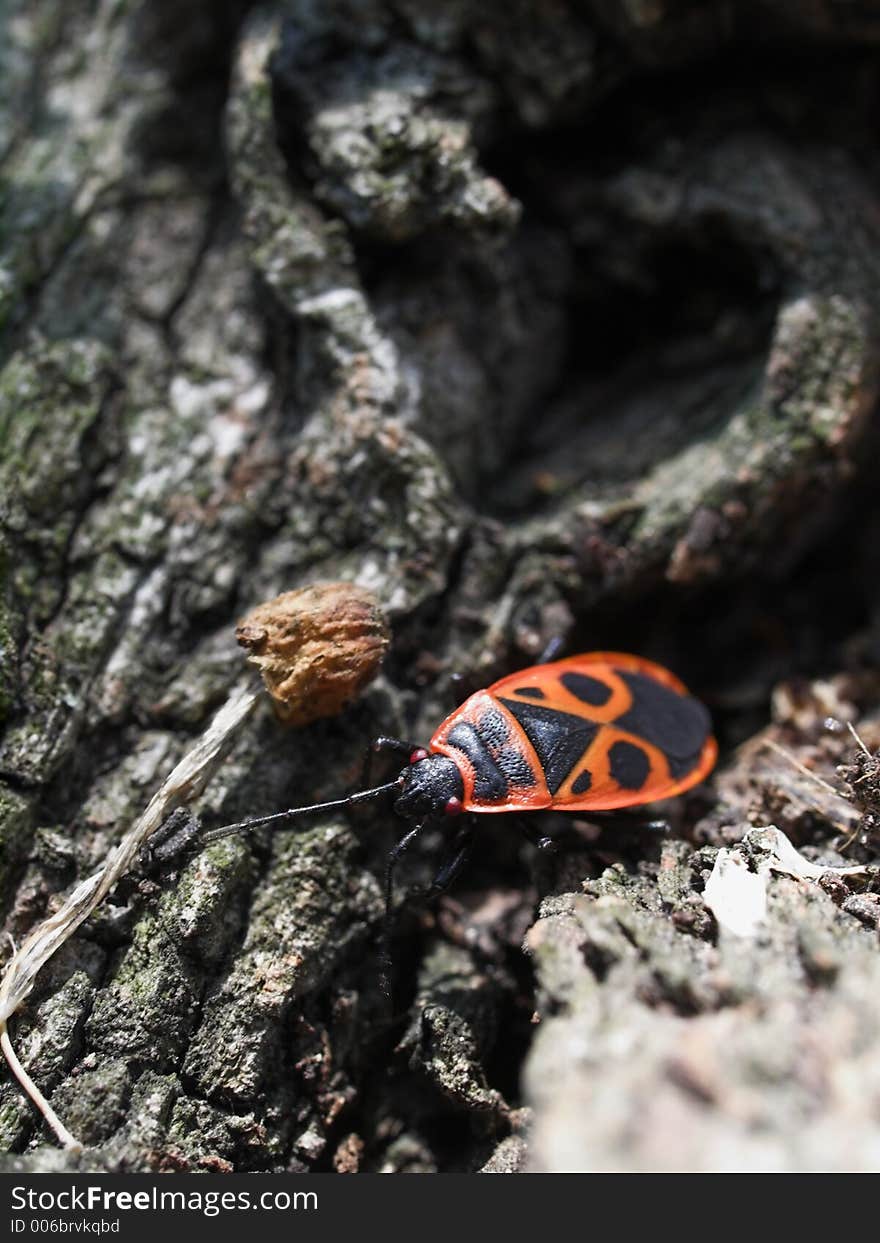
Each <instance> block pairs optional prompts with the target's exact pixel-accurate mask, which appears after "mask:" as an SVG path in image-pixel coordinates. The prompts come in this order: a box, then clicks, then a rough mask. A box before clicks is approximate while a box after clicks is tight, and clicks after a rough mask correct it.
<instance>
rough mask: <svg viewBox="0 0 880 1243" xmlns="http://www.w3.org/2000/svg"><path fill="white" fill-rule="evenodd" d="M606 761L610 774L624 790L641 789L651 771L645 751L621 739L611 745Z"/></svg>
mask: <svg viewBox="0 0 880 1243" xmlns="http://www.w3.org/2000/svg"><path fill="white" fill-rule="evenodd" d="M608 763H609V766H610V769H611V776H612V777H613V778H614V780H615V781H616V782H617V784H618V785H619V786H622V787H623V789H624V790H641V788H642V786H643V785H644V784H645V781H646V779H647V776H648V773H649V772H650V771H651V761H650V760H649V758H648V756H647V754H646V752H644V751H643V750H642V748H641V747H637V746H636V745H635V743H632V742H625V741H623V740H620V741H619V742H615V743H614V745H613V746H612V747H611V750H610V751H609V752H608Z"/></svg>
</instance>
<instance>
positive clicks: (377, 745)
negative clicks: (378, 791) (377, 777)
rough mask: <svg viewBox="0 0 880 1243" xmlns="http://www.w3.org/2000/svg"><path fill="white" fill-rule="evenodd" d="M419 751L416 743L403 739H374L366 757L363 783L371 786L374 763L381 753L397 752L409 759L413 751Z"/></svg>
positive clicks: (382, 737)
mask: <svg viewBox="0 0 880 1243" xmlns="http://www.w3.org/2000/svg"><path fill="white" fill-rule="evenodd" d="M418 749H419V748H418V746H417V744H416V743H414V742H406V741H405V740H404V739H403V738H386V737H385V736H384V735H382V736H381V737H379V738H374V739H373V741H372V742H371V743H370V745H369V746H368V747H367V750H366V753H365V755H364V767H363V776H362V777H361V781H362V783H363V784H364V785H365V786H368V785H370V784H371V778H372V775H373V761H374V759H375V758H376V756H377V755H378V754H379V753H380V752H381V751H397V752H399V753H400V754H401V755H405V756H407V757H409V756H410V755H412V753H413V751H417V750H418Z"/></svg>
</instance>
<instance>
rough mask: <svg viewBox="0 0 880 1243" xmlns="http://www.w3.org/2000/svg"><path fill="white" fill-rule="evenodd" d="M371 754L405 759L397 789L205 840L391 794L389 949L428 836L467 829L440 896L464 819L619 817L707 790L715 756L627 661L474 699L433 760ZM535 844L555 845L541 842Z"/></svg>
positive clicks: (568, 669) (704, 734)
mask: <svg viewBox="0 0 880 1243" xmlns="http://www.w3.org/2000/svg"><path fill="white" fill-rule="evenodd" d="M373 749H374V750H376V751H379V750H387V749H392V750H399V751H405V752H407V753H408V757H409V762H408V764H407V766H406V767H405V768H404V770H403V772H402V773H401V774H400V776H399V777H398V778H397V779H396V780H395V781H392V782H389V783H387V784H386V785H382V786H377V787H375V788H374V789H371V790H362V791H359V792H358V793H357V794H352V795H349V796H348V798H344V799H339V800H337V801H335V802H331V803H317V804H314V805H313V806H311V807H297V808H292V809H290V810H289V811H283V812H278V813H277V814H275V815H272V816H263V817H260V818H258V819H256V820H246V821H243V822H242V823H240V824H233V825H226V826H225V827H224V828H222V829H215V830H213V831H212V832H210V833H208V834H206V835H205V839H204V840H207V841H211V840H215V839H216V838H218V837H225V836H226V835H228V834H230V833H238V832H243V831H246V830H248V829H252V828H256V827H257V826H258V825H262V824H268V823H271V822H274V821H279V820H283V819H289V818H292V817H294V816H299V815H304V814H306V813H307V812H314V811H331V810H335V809H337V808H343V807H349V806H352V805H354V804H356V803H360V802H366V801H368V800H371V799H374V798H378V797H380V796H381V795H382V794H385V793H390V792H392V791H393V792H395V793H396V798H395V800H394V809H395V811H396V812H397V813H398V814H399V815H401V816H402V817H403V818H404V819H406V820H409V821H411V822H413V825H412V827H411V828H410V829H409V831H408V832H407V833H406V834H405V836H404V837H403V838H401V840H400V841H399V842H398V843H397V845H396V846H395V847H394V849H393V850H392V851H391V854H390V855H389V858H388V866H387V870H386V941H387V934H388V921H389V920H390V912H391V898H392V875H393V869H394V865H395V864H396V862H397V860H398V859H399V858H400V856H401V855H402V854H403V853H404V851H405V850H407V849H408V847H409V846H410V845H412V843H413V842H414V841H415V840H416V838H417V837H418V836H419V834H421V833H422V832H423V831H424V829H425V828H426V827H427V826H428V825H431V824H436V823H437V822H438V821H439V820H441V819H443V818H444V817H453V816H454V817H464V818H463V820H462V821H460V822H459V827H458V828H457V831H456V833H455V834H454V837H453V841H452V843H451V850H450V854H449V857H448V858H447V859H446V860H445V861H444V863H443V865H442V867H441V868H440V870H439V872H438V873H437V876H436V877H435V879H434V882H433V884H432V886H431V888H430V890H429V892H432V893H437V892H440V891H441V890H443V889H445V888H446V887H447V886H448V885H449V884H450V883H451V881H452V880H453V878H454V877H455V876H456V875H457V874H458V872H459V871H460V869H461V867H462V866H463V864H464V862H465V860H466V859H467V855H468V852H469V848H470V844H471V839H472V832H473V819H472V817H471V816H470V815H467V816H465V815H464V813H473V816H474V817H475V816H477V815H485V814H493V813H500V812H533V811H541V810H545V809H549V808H552V809H554V810H558V811H580V812H585V811H586V812H597V811H613V810H616V809H618V808H626V807H633V806H637V805H638V804H640V803H649V802H653V801H654V800H655V799H662V798H670V797H671V796H673V795H676V794H681V793H682V792H683V791H684V790H687V789H689V788H690V787H691V786H693V785H696V784H697V782H699V781H702V780H703V778H704V777H705V776H706V775H707V773H709V772H710V771H711V769H712V767H713V765H714V763H715V759H716V756H717V751H718V749H717V746H716V743H715V739H714V738H713V737H712V732H711V723H710V720H709V714H708V712H707V711H706V709H705V708H704V707H703V705H702V704H701V703H700V702H699V701H698V700H696V699H694V698H693V697H692V696H691V695H690V694H689V693H688V691H687V688H686V687H685V686H684V685H683V684H682V683H681V682H680V681H679V680H678V678H676V677H675V676H674V675H673V674H671V673H670V672H669V671H668V670H667V669H664V668H663V667H662V666H661V665H657V664H654V663H653V662H652V661H649V660H644V659H643V658H642V657H640V656H629V655H626V654H625V653H622V652H590V653H588V654H586V655H583V656H572V657H568V658H567V659H565V660H558V661H553V662H552V663H550V664H540V665H534V666H533V667H532V668H530V669H524V670H522V671H521V672H520V673H515V674H512V675H510V676H509V677H506V678H502V679H501V680H500V681H499V682H495V683H493V684H492V686H490V687H489V688H488V689H487V690H482V691H477V692H476V694H474V695H471V696H470V698H469V699H466V700H465V702H464V703H463V704H461V706H460V707H458V708H456V710H455V711H454V712H452V713H451V714H450V715H449V716H448V717H447V718H446V720H445V721H443V723H442V724H441V725H440V727H439V728H438V729H437V730H436V732H435V733H434V736H433V737H432V739H431V741H430V742H429V743H428V746H427V748H424V747H417V746H413V744H411V743H406V742H403V741H401V740H400V739H396V738H379V739H377V740H376V742H375V743H374V744H373ZM537 844H538V845H539V846H548V845H550V844H551V843H550V841H549V839H548V838H540V839H538V842H537Z"/></svg>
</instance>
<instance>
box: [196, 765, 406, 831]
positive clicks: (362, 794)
mask: <svg viewBox="0 0 880 1243" xmlns="http://www.w3.org/2000/svg"><path fill="white" fill-rule="evenodd" d="M401 783H402V778H400V777H398V778H397V780H396V781H389V782H388V783H387V784H386V785H381V786H375V787H374V788H373V789H372V790H358V791H357V793H355V794H349V795H348V797H347V798H338V799H334V800H333V802H332V803H312V804H311V806H309V807H291V808H289V810H287V811H276V812H275V813H274V815H271V816H257V818H256V819H254V820H239V821H238V823H237V824H224V825H221V827H220V828H219V829H211V830H210V831H209V832H208V833H204V834H203V835H202V839H201V840H202V845H207V844H208V843H209V842H216V841H219V839H220V838H221V837H231V836H232V835H233V833H249V832H250V831H251V829H257V828H259V827H260V825H262V824H273V823H275V822H276V821H278V820H292V819H293V818H294V817H295V816H305V815H307V814H309V813H310V812H313V811H342V809H343V808H345V807H353V806H354V805H355V804H356V803H368V802H370V801H371V800H372V799H374V798H380V797H381V795H383V794H390V793H391V791H392V790H399V789H400V786H401Z"/></svg>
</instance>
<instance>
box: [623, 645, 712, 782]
mask: <svg viewBox="0 0 880 1243" xmlns="http://www.w3.org/2000/svg"><path fill="white" fill-rule="evenodd" d="M615 673H617V674H618V676H619V677H621V678H622V679H623V681H624V682H625V683H626V685H627V686H628V687H629V690H630V692H631V694H632V704H631V705H630V707H629V708H628V709H627V710H626V712H624V713H623V714H622V715H621V716H619V717H618V718H617V719H616V721H615V722H614V724H615V726H616V727H617V728H618V729H622V730H626V732H627V733H628V734H635V735H636V736H637V737H639V738H644V740H645V742H649V743H651V745H652V746H655V747H657V749H658V750H660V751H662V752H663V754H664V755H665V756H666V760H667V762H668V764H669V772H670V773H671V775H672V776H673V777H674V778H675V779H676V780H679V779H680V778H682V777H686V776H687V774H688V773H689V772H692V771H693V770H694V769H695V768H696V767H697V764H699V762H700V756H701V754H702V751H703V746H704V745H705V742H706V739H707V738H708V737H709V734H710V732H711V729H712V726H711V722H710V720H709V713H708V712H707V711H706V709H705V708H704V707H703V705H702V704H701V703H700V702H699V700H696V699H691V698H690V696H688V695H679V694H678V693H677V692H676V691H674V690H671V689H670V688H669V687H668V686H663V685H662V683H660V682H657V681H655V679H654V678H649V677H647V676H646V675H645V674H644V673H630V672H628V671H626V670H624V669H615ZM621 784H623V783H621Z"/></svg>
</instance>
